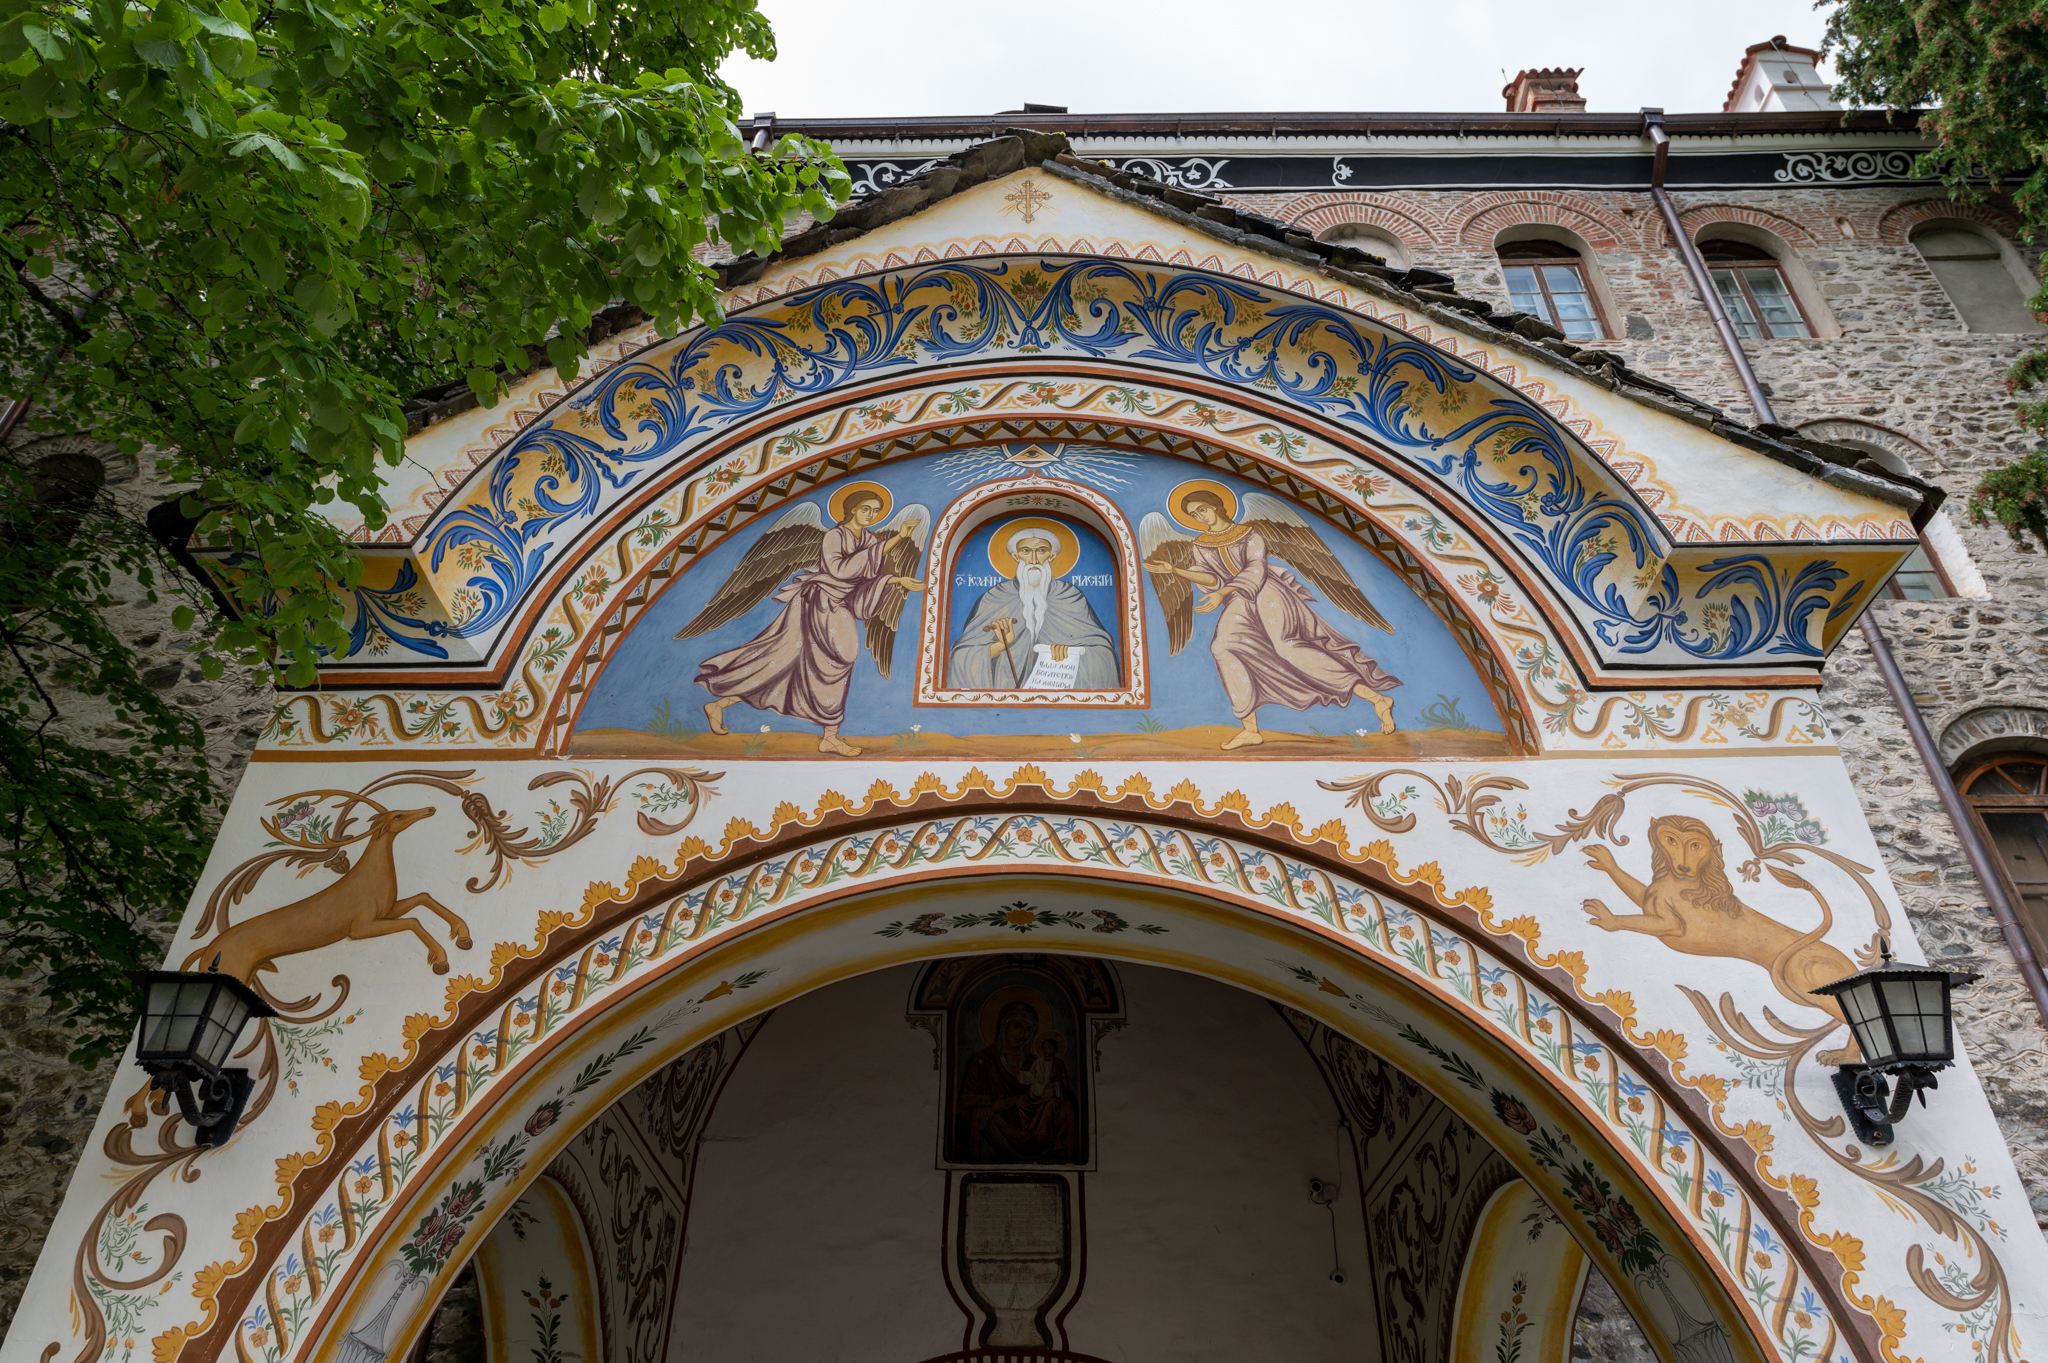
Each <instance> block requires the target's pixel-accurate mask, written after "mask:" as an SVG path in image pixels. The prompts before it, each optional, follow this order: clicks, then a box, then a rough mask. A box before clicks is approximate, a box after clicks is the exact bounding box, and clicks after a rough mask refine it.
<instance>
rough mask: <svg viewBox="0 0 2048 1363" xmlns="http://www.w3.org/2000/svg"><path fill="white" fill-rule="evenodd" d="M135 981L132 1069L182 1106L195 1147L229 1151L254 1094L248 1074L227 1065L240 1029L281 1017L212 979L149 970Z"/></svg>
mask: <svg viewBox="0 0 2048 1363" xmlns="http://www.w3.org/2000/svg"><path fill="white" fill-rule="evenodd" d="M135 981H136V983H137V984H140V985H141V986H142V1031H141V1035H140V1036H139V1037H138V1038H137V1040H136V1043H135V1063H136V1064H138V1065H140V1066H142V1068H143V1069H144V1070H146V1071H148V1073H149V1077H150V1083H151V1084H152V1086H154V1087H156V1088H160V1089H163V1090H164V1091H165V1092H167V1093H169V1094H170V1095H171V1096H172V1097H173V1098H175V1099H176V1100H177V1103H178V1111H179V1113H180V1114H182V1115H183V1116H184V1118H185V1120H186V1121H188V1122H190V1123H192V1127H193V1140H194V1141H195V1142H196V1143H197V1144H199V1145H201V1146H215V1145H222V1144H225V1143H226V1141H227V1139H228V1137H229V1136H232V1135H233V1134H234V1132H235V1123H237V1122H239V1121H240V1120H241V1119H242V1107H243V1105H244V1104H245V1103H247V1102H248V1101H249V1090H250V1089H251V1087H253V1081H252V1080H251V1079H250V1078H249V1071H247V1070H243V1069H229V1068H227V1059H228V1057H229V1056H230V1055H232V1054H233V1053H234V1049H235V1040H236V1038H237V1037H239V1036H240V1035H241V1033H242V1027H243V1025H244V1024H246V1023H247V1022H248V1021H249V1019H250V1018H252V1017H259V1018H267V1017H275V1016H276V1015H277V1012H276V1010H275V1009H273V1008H272V1007H271V1006H270V1005H269V1004H267V1003H265V1002H264V1001H263V999H262V998H261V997H260V996H259V995H258V994H257V993H256V991H255V990H253V989H251V988H250V987H249V986H248V985H246V984H243V983H242V982H241V981H240V980H238V979H236V978H234V977H233V976H232V975H222V974H219V973H217V972H214V971H207V972H205V973H203V974H201V973H192V972H182V971H176V970H151V971H145V972H138V973H137V974H136V976H135Z"/></svg>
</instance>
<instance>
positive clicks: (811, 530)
mask: <svg viewBox="0 0 2048 1363" xmlns="http://www.w3.org/2000/svg"><path fill="white" fill-rule="evenodd" d="M889 503H890V497H889V490H888V489H887V488H884V487H882V486H881V485H880V484H877V483H866V482H862V483H854V484H852V485H850V486H848V487H845V488H842V489H840V491H839V492H838V493H836V494H835V495H834V496H833V497H832V499H831V501H830V503H829V505H828V507H827V509H828V510H829V511H830V513H831V516H832V519H833V521H834V522H835V524H834V525H833V526H832V527H831V528H830V529H827V528H826V527H825V523H824V522H823V521H822V520H821V519H820V518H819V515H818V508H817V505H816V504H815V503H812V502H803V503H800V504H799V505H797V506H794V507H792V508H791V509H790V510H788V511H786V512H784V513H783V515H782V518H781V519H780V520H778V521H776V522H775V525H774V527H773V528H771V529H770V530H769V531H768V533H767V534H765V535H763V536H761V538H760V539H759V540H757V541H755V543H754V545H753V547H752V548H750V549H748V550H747V552H746V555H745V556H744V557H742V558H741V559H740V562H739V566H738V567H737V568H735V569H733V573H732V576H731V577H729V578H727V579H726V580H725V582H724V583H723V584H722V585H721V586H720V587H719V589H718V590H717V592H715V593H714V594H713V595H712V597H711V600H710V601H709V602H707V603H705V606H704V609H703V610H701V611H699V612H698V613H697V615H696V617H695V618H694V619H692V620H691V621H690V623H689V624H687V625H685V626H683V628H682V629H681V630H679V631H677V633H676V638H678V639H693V638H695V637H697V636H698V635H700V634H705V633H708V632H709V631H711V630H714V629H717V628H718V627H719V626H720V625H723V624H726V623H728V622H730V621H733V620H737V619H738V618H739V617H740V616H742V615H745V614H746V613H747V612H748V611H750V610H752V609H753V608H754V607H755V606H757V605H759V604H760V603H761V602H763V601H765V600H767V599H768V597H769V596H770V595H771V594H772V595H773V596H774V598H775V599H776V600H777V601H780V602H782V603H783V606H782V610H781V611H780V612H779V613H778V614H777V615H776V617H775V619H774V620H772V621H770V622H769V624H768V627H767V628H766V629H763V630H762V631H761V632H760V633H759V634H757V635H755V636H754V637H753V638H752V639H751V640H749V641H748V642H747V643H744V644H741V645H740V646H739V647H738V648H735V649H730V650H728V651H727V652H724V653H721V654H719V655H718V656H716V657H713V658H706V659H705V660H704V661H703V662H702V663H701V664H700V665H699V666H698V668H697V684H698V685H699V686H701V687H703V688H704V689H705V690H707V691H709V692H710V693H711V695H712V699H711V700H710V701H709V702H707V703H706V704H705V706H704V718H705V720H706V721H707V722H708V723H709V725H710V727H711V732H712V733H714V734H723V733H725V732H726V727H725V711H726V709H727V707H729V706H732V705H735V704H738V703H740V702H742V701H744V702H745V703H746V704H748V705H751V706H753V707H754V708H755V709H757V710H768V711H772V712H773V713H775V714H778V715H787V716H788V717H790V718H791V719H800V720H803V721H805V722H806V723H810V724H816V725H819V726H820V727H822V728H823V729H824V736H823V737H822V738H821V739H820V740H819V742H818V751H819V752H828V753H837V754H839V755H840V756H842V757H858V756H860V751H861V750H860V749H859V748H856V747H854V746H853V744H851V743H848V742H847V741H846V740H844V739H842V738H841V737H840V736H839V726H840V725H841V724H842V723H844V722H845V719H846V691H847V686H848V684H849V683H850V682H851V680H852V677H853V668H854V664H855V663H856V662H857V661H858V660H859V658H860V639H859V637H858V636H857V635H856V633H855V626H856V625H863V624H864V625H865V626H866V631H865V632H866V636H867V649H868V654H869V656H871V657H872V658H873V659H874V660H875V668H876V670H877V671H879V672H880V673H881V674H882V675H883V676H884V677H887V676H888V675H889V660H890V656H891V655H892V654H893V653H894V652H895V647H896V624H897V621H898V620H899V619H900V618H901V617H902V615H903V603H904V601H905V599H906V598H907V597H908V596H909V594H910V593H912V592H921V591H923V590H924V585H925V584H924V581H923V579H921V578H919V577H917V576H915V574H916V571H917V568H918V565H919V564H920V563H921V562H923V559H924V543H925V535H926V533H927V531H928V528H929V527H930V525H931V513H930V512H929V511H927V510H925V508H924V507H922V506H918V505H912V506H907V507H905V508H903V510H902V511H900V512H898V513H897V515H896V519H895V520H893V521H891V522H890V523H889V524H888V525H887V526H885V527H883V531H882V533H879V534H878V533H876V532H875V531H874V530H873V529H871V528H870V527H872V526H874V525H875V524H876V523H877V522H879V521H881V520H882V518H883V517H885V516H887V515H888V514H889ZM793 570H800V571H796V572H795V576H794V577H792V576H790V574H791V572H792V571H793Z"/></svg>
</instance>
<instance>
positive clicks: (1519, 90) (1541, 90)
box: [1500, 66, 1586, 114]
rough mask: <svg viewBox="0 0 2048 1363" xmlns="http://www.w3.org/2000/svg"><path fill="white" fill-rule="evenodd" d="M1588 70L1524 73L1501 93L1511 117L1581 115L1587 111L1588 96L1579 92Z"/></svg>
mask: <svg viewBox="0 0 2048 1363" xmlns="http://www.w3.org/2000/svg"><path fill="white" fill-rule="evenodd" d="M1584 71H1585V68H1584V67H1581V68H1579V69H1578V70H1577V71H1568V70H1566V69H1565V68H1564V67H1561V66H1560V67H1555V68H1553V67H1545V68H1543V69H1542V70H1540V71H1539V70H1531V71H1524V72H1522V74H1521V75H1519V76H1516V77H1515V78H1514V80H1512V81H1510V82H1509V83H1508V84H1507V85H1506V86H1505V87H1503V88H1502V90H1501V92H1500V93H1501V97H1502V98H1504V99H1506V100H1507V102H1508V112H1509V113H1511V114H1579V113H1584V112H1585V111H1586V97H1585V96H1584V95H1582V94H1580V93H1579V77H1580V75H1582V74H1583V73H1584Z"/></svg>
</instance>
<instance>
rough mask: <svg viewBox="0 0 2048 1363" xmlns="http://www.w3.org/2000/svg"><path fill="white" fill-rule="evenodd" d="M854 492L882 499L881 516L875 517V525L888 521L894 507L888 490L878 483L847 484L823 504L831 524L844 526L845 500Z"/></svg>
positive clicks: (893, 500)
mask: <svg viewBox="0 0 2048 1363" xmlns="http://www.w3.org/2000/svg"><path fill="white" fill-rule="evenodd" d="M856 492H872V493H874V494H875V495H876V496H877V497H880V498H881V499H882V514H881V515H879V516H877V517H875V523H876V524H877V525H879V524H881V523H882V522H883V521H886V520H888V519H889V511H890V509H891V508H892V507H894V506H895V505H896V499H895V498H893V497H891V496H890V495H889V489H888V488H885V487H883V486H882V485H881V484H880V483H868V482H860V483H848V484H847V485H846V486H845V487H843V488H840V489H839V490H838V491H837V492H835V493H833V494H832V496H831V498H830V499H829V500H828V501H827V502H826V503H825V510H826V512H827V513H828V514H829V515H830V516H831V517H832V524H834V525H844V524H846V499H847V498H848V497H851V496H852V495H853V494H854V493H856Z"/></svg>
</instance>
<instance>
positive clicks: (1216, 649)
mask: <svg viewBox="0 0 2048 1363" xmlns="http://www.w3.org/2000/svg"><path fill="white" fill-rule="evenodd" d="M1167 511H1168V515H1170V516H1171V517H1172V519H1171V520H1169V519H1168V517H1167V516H1164V515H1161V514H1160V513H1159V512H1157V511H1151V512H1147V513H1146V515H1145V519H1144V520H1143V521H1141V522H1140V523H1139V525H1138V543H1139V547H1140V549H1141V551H1142V553H1143V556H1144V565H1145V570H1146V572H1147V574H1148V575H1149V576H1150V577H1151V579H1152V590H1153V592H1154V593H1155V594H1156V596H1157V597H1158V600H1159V607H1160V610H1161V611H1162V612H1163V613H1164V614H1165V616H1166V635H1167V645H1168V650H1169V652H1170V653H1173V654H1178V653H1179V652H1180V651H1181V650H1182V649H1183V648H1185V647H1187V644H1188V641H1189V639H1191V638H1192V637H1193V635H1194V624H1195V616H1196V615H1197V614H1204V615H1207V614H1214V615H1215V617H1216V622H1215V628H1214V630H1213V632H1212V634H1211V636H1210V641H1209V654H1210V656H1211V657H1212V658H1214V659H1215V661H1216V671H1217V675H1218V676H1219V677H1220V678H1221V680H1222V682H1223V690H1224V693H1225V695H1227V696H1228V697H1229V701H1230V708H1231V712H1232V713H1233V714H1234V715H1235V716H1236V717H1237V722H1238V725H1239V728H1238V732H1237V733H1236V734H1233V735H1232V736H1231V737H1230V738H1229V740H1227V741H1226V742H1225V743H1224V744H1223V747H1224V749H1225V751H1229V750H1231V749H1235V748H1248V747H1253V746H1256V745H1258V744H1260V743H1263V742H1265V741H1266V740H1265V738H1264V736H1263V735H1261V734H1260V732H1259V707H1260V706H1261V705H1281V706H1285V707H1287V708H1288V709H1290V710H1306V709H1308V708H1309V707H1311V706H1315V705H1336V706H1344V705H1349V704H1350V703H1351V701H1352V699H1353V698H1354V697H1355V698H1357V699H1359V700H1363V701H1366V702H1368V703H1370V704H1371V705H1372V707H1373V710H1374V711H1375V712H1376V713H1377V715H1378V716H1379V722H1380V732H1381V733H1392V732H1394V702H1393V701H1392V700H1391V699H1389V698H1388V696H1387V695H1386V693H1387V692H1388V691H1390V690H1392V689H1393V688H1394V687H1396V686H1399V685H1400V684H1401V680H1400V678H1398V677H1396V676H1394V675H1393V674H1392V673H1389V672H1387V671H1385V670H1384V669H1383V668H1381V667H1380V665H1379V664H1378V663H1377V662H1376V661H1374V660H1373V659H1372V658H1371V657H1370V656H1369V655H1368V654H1367V653H1366V652H1365V650H1364V649H1362V648H1360V647H1359V646H1358V645H1357V644H1355V643H1353V642H1352V641H1351V640H1349V639H1347V638H1345V637H1344V636H1343V635H1341V634H1339V633H1338V632H1337V631H1336V630H1334V629H1332V628H1331V627H1330V624H1329V622H1328V621H1326V620H1324V619H1323V618H1322V616H1321V615H1319V614H1317V613H1316V611H1315V609H1314V605H1313V603H1314V601H1315V597H1314V596H1313V595H1311V594H1310V592H1309V590H1308V588H1307V587H1306V586H1304V585H1303V584H1302V582H1301V581H1300V580H1299V579H1298V578H1296V577H1295V576H1294V574H1292V573H1289V572H1286V571H1285V570H1283V569H1281V568H1280V567H1278V566H1276V565H1275V564H1273V563H1272V562H1271V561H1270V560H1272V559H1280V560H1283V561H1285V562H1286V563H1288V564H1290V565H1292V566H1293V567H1294V568H1295V569H1296V570H1297V571H1299V572H1300V573H1301V574H1302V576H1303V577H1306V578H1307V579H1308V580H1309V581H1310V582H1312V583H1314V584H1315V585H1316V586H1317V587H1319V588H1320V589H1321V590H1322V592H1323V595H1324V597H1325V598H1327V599H1328V600H1329V601H1330V602H1332V603H1333V604H1334V605H1336V606H1337V607H1338V609H1340V610H1342V611H1344V612H1345V614H1347V615H1350V616H1352V617H1353V618H1354V619H1357V620H1362V621H1364V622H1365V623H1366V624H1368V625H1372V626H1373V627H1375V628H1377V629H1381V630H1385V631H1386V632H1387V633H1389V634H1391V633H1393V632H1394V627H1393V626H1392V625H1391V624H1389V623H1388V622H1387V618H1386V617H1385V616H1384V615H1381V614H1380V612H1379V610H1378V609H1377V608H1376V607H1375V606H1374V605H1373V604H1372V602H1371V601H1369V600H1367V599H1366V596H1365V593H1364V592H1363V591H1361V590H1359V586H1358V584H1357V583H1356V582H1354V581H1353V580H1352V578H1351V574H1350V573H1349V572H1347V571H1345V568H1344V565H1343V564H1342V563H1341V562H1339V561H1338V559H1337V556H1336V555H1335V554H1333V553H1331V552H1330V548H1329V546H1328V545H1326V544H1324V543H1323V541H1322V539H1321V537H1320V536H1318V535H1317V534H1316V532H1315V529H1314V527H1312V526H1311V525H1310V524H1309V523H1308V522H1307V521H1306V520H1304V519H1303V518H1302V517H1301V515H1300V513H1298V512H1297V511H1295V510H1294V508H1293V507H1291V506H1289V505H1287V504H1286V503H1285V502H1282V501H1280V500H1278V499H1277V498H1273V497H1269V496H1267V495H1265V494H1264V493H1261V492H1247V493H1245V494H1244V498H1243V501H1242V504H1240V503H1239V500H1238V498H1236V497H1235V496H1233V495H1232V494H1231V491H1230V489H1229V488H1228V487H1225V486H1223V485H1222V484H1220V483H1216V482H1213V481H1211V480H1209V479H1206V478H1198V479H1190V480H1188V481H1187V482H1184V483H1182V484H1181V485H1180V486H1178V487H1176V488H1174V490H1173V491H1172V493H1171V494H1169V500H1168V503H1167ZM1176 522H1178V523H1179V524H1180V525H1182V526H1185V527H1186V528H1188V529H1190V530H1194V529H1197V528H1199V531H1200V533H1198V534H1195V535H1182V534H1179V533H1177V532H1176V531H1175V529H1174V525H1175V523H1176ZM1198 588H1199V589H1200V590H1201V600H1200V601H1199V603H1198V602H1197V601H1196V599H1195V597H1196V589H1198Z"/></svg>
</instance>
